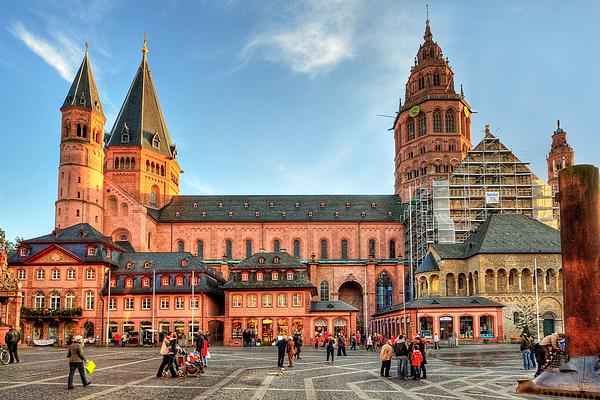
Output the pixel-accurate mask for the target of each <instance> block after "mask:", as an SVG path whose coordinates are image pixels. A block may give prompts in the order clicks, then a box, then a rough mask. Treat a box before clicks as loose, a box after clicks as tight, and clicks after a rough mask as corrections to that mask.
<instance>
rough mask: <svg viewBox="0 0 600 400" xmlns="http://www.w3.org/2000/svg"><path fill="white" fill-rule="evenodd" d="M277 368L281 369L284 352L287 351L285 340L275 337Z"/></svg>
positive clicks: (281, 337)
mask: <svg viewBox="0 0 600 400" xmlns="http://www.w3.org/2000/svg"><path fill="white" fill-rule="evenodd" d="M275 346H277V366H278V367H280V368H283V359H284V358H285V350H286V349H287V340H285V338H284V337H283V336H277V343H276V344H275Z"/></svg>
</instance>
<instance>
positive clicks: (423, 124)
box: [394, 12, 472, 201]
mask: <svg viewBox="0 0 600 400" xmlns="http://www.w3.org/2000/svg"><path fill="white" fill-rule="evenodd" d="M423 39H424V42H423V43H422V44H421V45H420V46H419V51H418V52H417V56H416V57H415V62H414V65H413V67H412V68H411V71H410V76H409V78H408V82H407V83H406V92H405V95H404V103H402V101H401V102H400V106H399V110H398V112H397V115H396V119H395V121H394V142H395V147H396V154H395V164H396V169H395V193H396V195H399V196H400V197H401V199H402V200H403V201H406V200H408V198H409V192H410V191H411V190H412V191H414V190H415V188H425V189H427V188H428V187H429V185H430V184H431V181H433V180H434V179H440V178H445V177H447V176H448V175H449V174H450V173H451V172H452V170H453V168H454V166H455V165H457V164H459V163H460V162H461V161H462V159H463V158H464V157H465V155H466V153H467V151H469V150H471V147H472V145H471V112H472V111H471V106H470V105H469V104H468V103H467V102H466V100H465V97H464V93H463V90H462V85H461V88H460V93H457V92H456V90H455V88H454V72H453V71H452V68H451V67H450V63H449V62H448V58H447V57H446V58H445V57H444V55H443V53H442V49H441V48H440V46H439V45H438V44H437V43H436V42H434V41H433V34H432V33H431V26H430V23H429V12H428V15H427V20H426V21H425V34H424V35H423Z"/></svg>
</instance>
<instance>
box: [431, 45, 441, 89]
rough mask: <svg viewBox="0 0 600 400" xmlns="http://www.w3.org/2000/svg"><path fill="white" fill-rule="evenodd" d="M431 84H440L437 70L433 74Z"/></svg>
mask: <svg viewBox="0 0 600 400" xmlns="http://www.w3.org/2000/svg"><path fill="white" fill-rule="evenodd" d="M432 50H433V49H432ZM433 85H434V86H440V74H439V73H437V72H436V73H434V74H433Z"/></svg>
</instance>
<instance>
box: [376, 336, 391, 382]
mask: <svg viewBox="0 0 600 400" xmlns="http://www.w3.org/2000/svg"><path fill="white" fill-rule="evenodd" d="M393 355H394V350H393V349H392V341H391V340H388V341H387V342H386V343H385V344H384V345H383V346H382V347H381V352H380V353H379V359H380V360H381V370H380V372H379V375H380V376H384V377H386V378H389V377H390V366H391V365H392V356H393Z"/></svg>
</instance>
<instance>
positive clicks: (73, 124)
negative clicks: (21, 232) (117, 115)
mask: <svg viewBox="0 0 600 400" xmlns="http://www.w3.org/2000/svg"><path fill="white" fill-rule="evenodd" d="M60 111H61V114H62V120H61V137H60V139H61V140H60V161H59V167H58V200H57V201H56V210H55V216H56V218H55V227H56V228H66V227H69V226H71V225H75V224H78V223H88V224H90V225H92V226H93V227H94V228H96V229H98V230H99V231H102V222H103V221H102V220H103V205H102V204H103V202H102V187H103V183H104V175H103V166H104V149H103V143H104V123H105V122H106V117H105V116H104V112H103V111H102V104H101V103H100V95H99V94H98V89H97V88H96V82H95V81H94V76H93V74H92V68H91V66H90V61H89V58H88V46H87V42H86V44H85V55H84V57H83V61H82V63H81V66H80V67H79V70H78V71H77V75H76V76H75V79H74V80H73V83H72V85H71V88H70V89H69V92H68V93H67V97H66V98H65V101H64V103H63V105H62V107H61V108H60Z"/></svg>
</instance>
